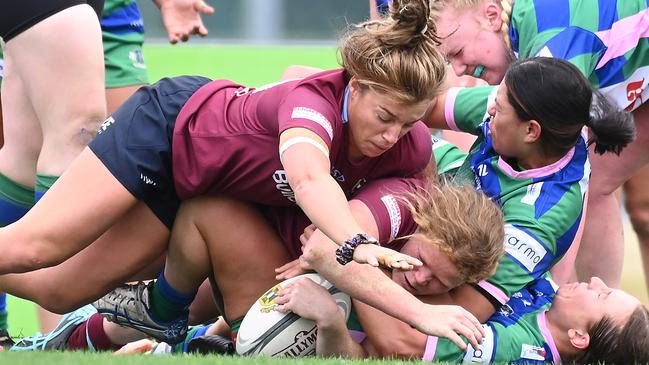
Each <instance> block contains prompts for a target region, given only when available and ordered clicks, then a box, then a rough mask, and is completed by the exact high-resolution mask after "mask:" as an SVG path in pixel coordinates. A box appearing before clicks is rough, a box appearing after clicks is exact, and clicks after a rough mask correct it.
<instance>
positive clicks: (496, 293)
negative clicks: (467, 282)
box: [478, 280, 509, 304]
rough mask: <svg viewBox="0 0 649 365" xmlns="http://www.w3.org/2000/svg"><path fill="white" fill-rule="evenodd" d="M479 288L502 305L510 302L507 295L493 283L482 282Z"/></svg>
mask: <svg viewBox="0 0 649 365" xmlns="http://www.w3.org/2000/svg"><path fill="white" fill-rule="evenodd" d="M478 286H479V287H481V288H482V289H484V290H485V291H486V292H487V293H489V294H491V295H492V296H493V297H494V298H496V300H497V301H498V302H500V304H505V303H507V301H508V300H509V297H508V296H507V294H505V292H504V291H502V290H500V289H498V287H496V286H495V285H493V284H492V283H490V282H488V281H486V280H482V281H481V282H479V283H478Z"/></svg>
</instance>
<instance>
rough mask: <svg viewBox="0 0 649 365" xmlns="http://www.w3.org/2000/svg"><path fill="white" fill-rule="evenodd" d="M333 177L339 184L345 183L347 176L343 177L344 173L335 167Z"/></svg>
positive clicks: (332, 169) (332, 171) (332, 172)
mask: <svg viewBox="0 0 649 365" xmlns="http://www.w3.org/2000/svg"><path fill="white" fill-rule="evenodd" d="M331 177H333V178H334V179H336V181H338V182H345V175H343V173H342V172H340V170H338V169H337V168H335V167H332V168H331Z"/></svg>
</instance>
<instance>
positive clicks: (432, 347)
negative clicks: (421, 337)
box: [422, 336, 439, 361]
mask: <svg viewBox="0 0 649 365" xmlns="http://www.w3.org/2000/svg"><path fill="white" fill-rule="evenodd" d="M438 340H439V338H438V337H436V336H428V339H427V340H426V350H425V351H424V357H423V358H422V360H424V361H433V359H434V358H435V352H437V341H438Z"/></svg>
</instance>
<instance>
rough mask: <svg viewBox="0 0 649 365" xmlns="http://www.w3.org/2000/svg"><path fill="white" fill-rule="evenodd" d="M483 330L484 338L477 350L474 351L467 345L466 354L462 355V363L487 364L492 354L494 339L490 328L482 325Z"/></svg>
mask: <svg viewBox="0 0 649 365" xmlns="http://www.w3.org/2000/svg"><path fill="white" fill-rule="evenodd" d="M482 328H484V330H485V336H484V337H483V338H482V343H481V344H480V345H479V346H478V349H477V350H476V349H474V348H473V347H472V346H471V345H467V349H466V354H465V355H464V361H463V362H464V363H479V364H489V363H491V358H492V357H493V354H494V348H495V347H496V346H495V338H494V333H493V330H492V329H491V327H489V326H488V325H486V324H483V325H482Z"/></svg>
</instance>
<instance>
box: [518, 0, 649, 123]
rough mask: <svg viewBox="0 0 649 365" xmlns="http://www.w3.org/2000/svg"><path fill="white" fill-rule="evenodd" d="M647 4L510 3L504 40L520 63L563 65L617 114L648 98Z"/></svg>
mask: <svg viewBox="0 0 649 365" xmlns="http://www.w3.org/2000/svg"><path fill="white" fill-rule="evenodd" d="M647 4H648V1H647V0H598V1H594V0H543V1H541V0H516V1H514V5H513V9H512V15H511V24H510V32H509V33H510V39H511V45H512V49H513V51H514V52H515V53H516V54H517V56H518V57H519V58H521V59H525V58H529V57H533V56H545V57H554V58H561V59H564V60H567V61H569V62H571V63H572V64H574V65H575V66H577V68H579V69H580V70H581V72H582V73H583V74H584V75H586V77H587V78H588V79H589V80H590V82H591V84H592V85H593V86H594V87H595V88H597V89H599V90H600V91H602V92H603V93H604V94H605V95H606V96H607V97H608V98H609V99H610V100H611V101H614V102H615V103H617V104H618V105H619V106H620V107H621V108H623V109H626V110H634V109H636V108H637V107H639V106H640V105H641V104H642V103H643V102H644V101H645V100H647V98H648V97H649V89H648V88H647V83H649V9H647Z"/></svg>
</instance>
